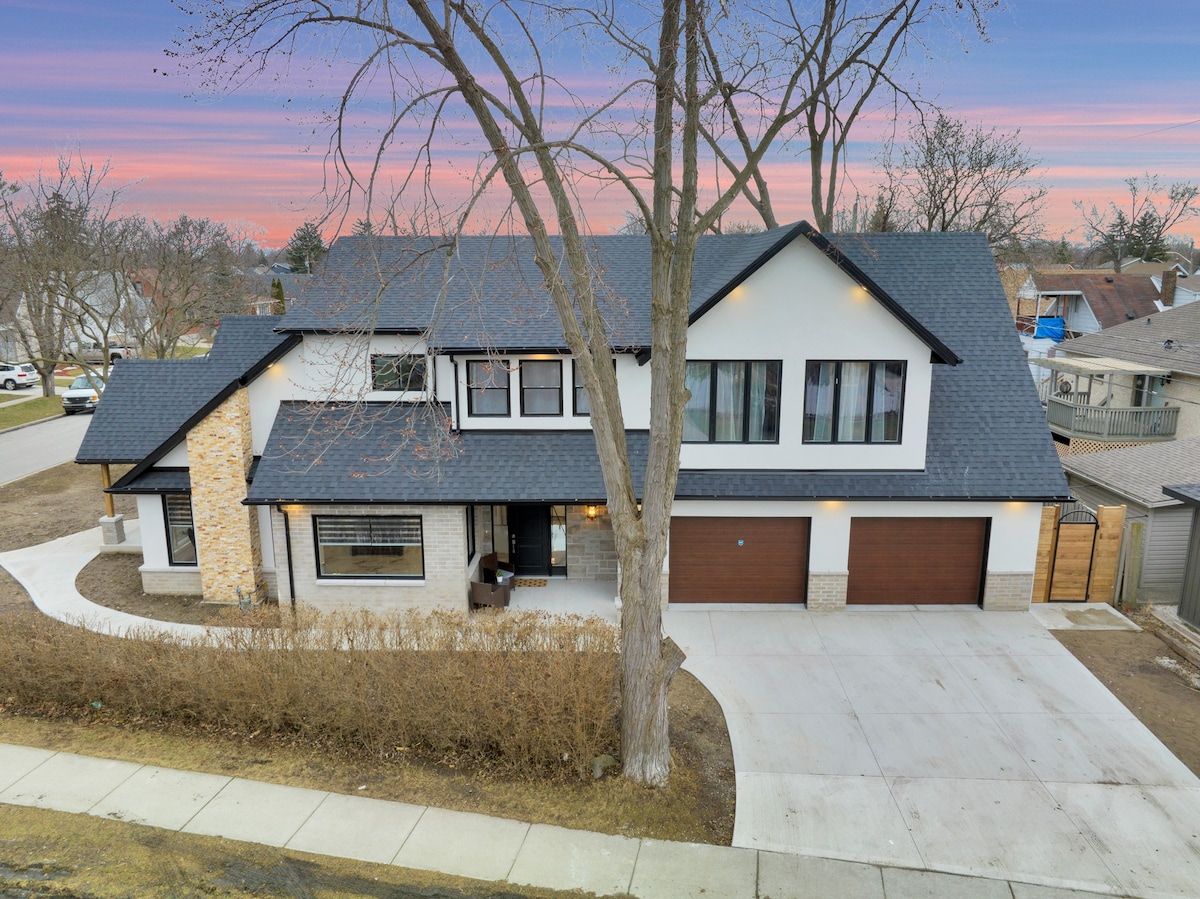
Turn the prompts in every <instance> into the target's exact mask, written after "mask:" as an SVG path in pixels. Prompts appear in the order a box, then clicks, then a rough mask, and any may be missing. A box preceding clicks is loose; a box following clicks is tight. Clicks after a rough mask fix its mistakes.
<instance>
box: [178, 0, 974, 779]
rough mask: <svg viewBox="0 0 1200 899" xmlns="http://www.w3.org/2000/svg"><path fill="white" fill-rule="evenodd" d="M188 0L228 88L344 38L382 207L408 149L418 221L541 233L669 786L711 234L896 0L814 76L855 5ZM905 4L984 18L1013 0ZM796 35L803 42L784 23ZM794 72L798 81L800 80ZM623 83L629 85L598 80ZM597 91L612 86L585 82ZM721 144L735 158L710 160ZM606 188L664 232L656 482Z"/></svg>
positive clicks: (203, 65) (633, 727)
mask: <svg viewBox="0 0 1200 899" xmlns="http://www.w3.org/2000/svg"><path fill="white" fill-rule="evenodd" d="M175 2H176V3H177V5H179V6H181V8H183V9H184V10H185V11H186V12H188V13H189V14H191V15H192V17H193V18H192V21H193V22H194V23H195V26H196V27H195V28H194V29H192V30H190V31H189V32H188V33H187V34H185V35H184V37H183V38H182V39H181V47H180V48H179V52H180V53H181V54H182V56H183V59H184V61H185V63H186V64H188V65H189V66H190V67H191V69H192V71H194V72H196V73H198V74H199V75H200V76H201V77H203V78H207V79H208V80H209V82H210V83H211V84H212V85H213V86H215V87H218V89H227V87H228V85H229V84H231V83H233V84H236V83H240V82H242V81H243V80H245V79H247V78H250V77H253V76H255V75H256V74H261V73H263V72H266V71H268V70H271V69H272V66H274V65H275V64H276V62H275V58H276V57H277V56H280V55H286V56H288V57H289V62H290V63H292V64H296V63H297V62H298V61H299V58H300V57H301V56H302V55H303V54H304V53H305V52H306V51H307V49H308V48H310V47H314V46H318V45H319V46H320V47H321V48H322V49H323V52H324V53H326V54H327V53H328V52H329V48H336V49H335V50H334V51H333V52H336V53H337V54H339V56H338V62H339V64H342V65H346V66H348V67H349V74H348V75H347V78H346V82H345V89H344V92H343V93H342V94H341V95H340V96H339V97H337V98H336V99H335V100H334V105H335V107H336V108H335V111H334V117H333V129H334V130H333V136H332V138H331V144H332V157H333V159H334V161H335V162H336V164H337V166H338V168H339V171H340V174H341V175H342V177H343V179H344V181H343V183H342V185H341V187H342V188H343V189H345V190H346V191H355V190H361V191H362V192H363V193H364V194H365V197H366V201H367V209H368V216H369V215H370V208H371V203H372V202H373V200H374V191H375V185H376V183H378V182H380V181H381V174H383V173H384V159H385V158H386V157H387V156H388V151H389V150H392V151H393V152H399V153H400V155H401V156H402V158H403V159H404V160H405V161H404V170H405V174H404V175H403V176H402V177H400V178H399V179H398V180H391V182H390V183H392V184H398V185H399V187H398V192H399V193H402V194H404V197H403V199H402V200H401V201H397V197H396V196H395V195H393V196H392V197H391V198H390V199H389V200H388V201H386V205H387V208H388V209H391V210H394V209H397V208H403V209H404V210H405V211H406V213H407V215H408V218H409V220H410V221H411V222H413V223H417V222H423V226H422V227H421V228H417V229H414V233H422V231H423V232H424V233H427V234H429V235H430V236H433V237H438V236H440V235H441V234H442V233H444V232H445V233H449V234H450V240H451V243H452V241H453V235H454V234H456V233H460V232H462V231H463V230H465V229H468V228H478V227H480V222H481V221H483V220H485V219H487V220H490V221H491V222H493V223H495V222H499V223H500V225H499V227H502V228H508V227H510V226H511V228H512V229H513V230H515V231H518V232H520V233H523V234H525V235H527V237H528V239H529V241H530V243H531V245H532V252H533V255H534V259H535V261H536V264H537V266H538V270H539V272H540V274H541V277H542V280H543V282H544V283H543V285H541V287H542V289H544V290H545V292H546V293H547V294H548V295H549V297H550V299H551V301H552V303H553V306H554V309H555V311H556V312H557V315H558V318H559V320H560V323H561V325H562V329H563V335H564V339H565V342H566V344H567V346H568V347H569V349H570V352H571V354H572V356H573V357H574V358H575V361H576V365H577V370H578V372H579V376H580V378H581V381H582V383H583V384H584V386H585V388H586V390H587V394H588V402H589V407H590V411H591V424H592V429H593V433H594V435H595V440H596V446H597V451H598V456H599V459H600V464H601V468H602V470H603V474H604V482H605V487H606V490H607V497H608V506H609V511H610V514H611V518H612V522H613V530H614V535H615V542H616V549H617V555H618V559H619V562H620V568H621V571H622V578H621V598H622V601H623V605H622V611H621V631H622V653H621V664H622V712H621V714H622V721H621V735H622V746H621V752H622V761H623V768H624V772H625V774H626V775H627V776H628V777H630V778H632V779H634V780H636V781H640V782H644V783H649V784H655V785H661V784H664V783H666V781H667V778H668V773H669V766H670V751H669V744H668V733H667V688H668V686H669V685H670V682H671V679H672V678H673V676H674V674H675V672H676V671H677V670H678V668H679V666H680V664H681V663H682V661H683V654H682V652H681V651H680V650H679V649H678V647H676V646H675V645H674V643H673V642H672V641H670V640H669V639H665V638H663V636H662V617H661V609H660V599H661V575H662V568H663V561H664V558H665V556H666V548H667V532H668V528H669V526H670V517H671V509H672V504H673V500H674V495H675V486H676V480H677V476H678V471H679V450H680V444H681V438H682V431H683V410H684V405H685V403H686V401H687V397H688V393H687V390H686V388H685V379H684V373H685V360H686V340H687V326H688V308H689V299H690V295H691V281H692V269H693V260H694V256H695V250H696V244H697V241H698V239H699V237H700V235H701V234H702V233H703V232H705V231H706V230H709V229H711V228H712V227H713V226H714V224H715V223H717V222H718V221H719V220H720V217H721V216H722V215H723V214H724V213H725V212H726V210H727V209H728V207H729V205H730V203H732V202H733V201H734V200H735V199H736V198H738V197H740V196H743V194H747V195H749V196H750V197H751V198H752V199H753V200H756V201H757V204H758V206H759V208H760V213H761V212H762V210H763V209H766V210H768V212H769V210H770V203H769V193H768V191H767V183H766V179H765V177H764V175H763V173H762V170H761V169H760V164H761V163H762V161H763V160H764V158H765V157H766V156H767V154H768V153H769V152H771V151H772V150H773V148H775V147H776V145H777V144H778V143H779V142H781V141H783V140H785V139H786V137H787V136H788V135H789V133H791V132H794V130H795V127H796V124H797V123H798V122H799V121H800V119H801V117H802V116H803V114H804V111H805V110H806V109H807V108H808V106H809V104H810V102H811V100H810V99H809V97H811V96H814V95H817V94H820V92H822V91H824V90H826V89H827V88H830V86H831V85H832V84H833V82H834V80H835V79H837V78H839V77H841V76H842V74H843V73H844V72H846V71H847V70H848V69H849V67H851V66H852V65H854V61H856V60H860V59H862V58H863V57H864V54H865V53H866V48H870V47H873V46H875V42H876V41H878V40H879V39H880V35H881V34H882V30H881V29H884V28H887V27H890V23H891V22H892V20H893V18H894V14H889V13H888V10H890V9H891V8H892V7H893V6H895V5H896V4H895V3H894V2H889V3H887V4H885V8H884V10H883V12H881V13H880V14H879V16H878V17H876V18H874V19H872V21H875V22H876V24H877V26H878V27H877V28H873V29H866V30H863V29H862V28H860V27H859V24H854V25H851V26H848V27H847V28H846V29H845V30H844V31H842V32H840V33H839V35H840V36H839V38H838V40H839V41H840V42H843V43H844V45H845V47H844V50H842V49H841V48H839V58H840V59H843V60H844V61H845V62H844V64H839V65H836V66H834V65H831V66H830V68H829V70H828V71H827V72H825V73H824V74H823V75H821V76H819V77H817V78H816V79H815V80H813V81H805V80H804V78H803V74H802V73H803V71H804V70H803V68H802V66H801V64H800V61H802V59H803V58H804V57H805V55H806V54H807V53H809V52H810V51H808V50H806V49H805V44H806V43H808V42H809V41H810V37H809V33H808V32H807V31H805V30H804V29H803V28H801V29H799V31H798V32H797V31H796V24H797V23H799V22H802V21H804V19H805V18H806V17H811V18H812V20H813V21H814V22H824V21H825V19H826V18H827V17H828V15H829V10H830V8H831V7H833V8H847V7H848V4H845V3H840V2H835V0H829V2H825V3H819V4H814V5H813V9H812V10H811V11H810V10H808V9H807V7H805V8H801V7H799V6H796V5H789V7H788V10H789V13H788V14H789V16H791V18H790V19H788V20H787V21H784V20H782V19H780V18H779V15H778V6H777V5H776V4H769V3H768V4H762V5H761V6H759V5H754V4H740V3H739V4H729V3H716V2H710V0H660V2H655V0H647V2H645V3H635V2H621V3H611V2H608V3H606V2H597V3H591V4H583V5H575V6H572V5H567V4H553V5H548V4H545V3H542V2H535V0H496V2H468V0H440V2H431V0H407V2H404V3H400V2H387V0H358V2H336V0H327V2H322V3H301V2H296V0H257V2H234V0H175ZM900 5H901V6H909V5H911V6H914V7H915V6H927V7H928V8H929V9H937V10H942V11H946V12H949V13H951V14H953V12H954V10H955V8H958V9H964V8H965V9H969V10H970V11H971V12H972V13H975V14H978V12H979V11H980V10H981V9H983V8H986V7H990V6H991V5H993V3H992V0H958V2H956V3H954V4H950V3H946V4H922V3H919V2H918V0H912V3H911V4H900ZM846 21H847V22H849V21H851V20H850V19H847V20H846ZM853 21H854V22H856V23H858V22H860V21H862V20H860V19H854V20H853ZM789 30H792V36H791V37H790V38H789V39H788V41H787V42H786V43H785V44H783V45H778V46H777V45H775V44H773V43H772V42H771V41H770V40H769V39H767V38H766V37H765V36H766V35H768V34H784V33H785V32H787V31H789ZM751 37H753V38H754V41H753V42H751V41H750V38H751ZM586 59H599V60H603V61H604V65H603V68H602V76H601V77H599V78H595V79H591V80H590V83H588V79H583V80H577V79H576V76H577V75H578V73H579V71H580V61H581V60H586ZM324 61H325V60H323V62H324ZM785 67H786V69H787V72H788V74H787V77H784V78H782V79H780V78H779V73H780V71H782V70H784V68H785ZM573 85H574V87H573ZM380 86H382V87H383V95H382V97H381V95H380V93H379V92H378V89H379V88H380ZM601 87H608V88H609V90H608V91H607V92H606V93H603V94H597V93H595V92H594V91H596V90H599V89H600V88H601ZM585 89H587V90H592V91H593V93H591V94H589V95H587V96H584V94H583V91H584V90H585ZM372 91H376V93H372ZM806 95H807V96H806ZM366 101H369V103H368V102H366ZM381 101H382V102H384V103H390V108H389V112H390V116H391V119H390V122H388V123H385V125H384V126H383V127H382V128H380V126H379V125H378V124H377V123H376V124H374V128H375V129H376V131H375V133H379V132H380V131H382V135H383V136H382V138H380V139H379V140H378V144H377V146H376V148H375V151H374V152H373V153H372V154H371V158H370V161H369V162H368V163H367V164H366V165H365V168H364V169H363V170H362V171H361V172H360V171H359V170H358V168H357V166H356V165H355V164H354V163H353V161H352V160H353V158H354V157H353V154H352V153H351V152H350V151H349V149H348V148H350V147H351V146H353V145H354V141H353V140H352V139H351V134H350V132H351V130H352V128H353V120H354V116H355V113H356V110H360V109H364V108H367V106H371V108H376V107H377V105H378V104H380V103H381ZM563 110H568V111H571V112H569V113H567V114H565V115H564V114H563ZM464 121H465V122H468V123H470V124H471V126H472V127H473V128H474V129H477V133H478V135H479V139H478V142H475V143H473V144H472V145H473V146H475V147H476V148H477V149H478V152H479V156H478V160H479V161H478V164H477V168H476V170H475V172H473V173H470V181H471V190H470V192H469V196H468V197H467V198H466V199H465V200H463V201H462V202H458V203H455V204H454V205H453V206H451V205H446V204H447V203H448V201H449V200H450V198H449V197H446V196H445V195H443V196H441V197H438V196H436V195H435V192H434V186H435V178H434V173H435V172H438V173H444V172H445V171H447V170H449V169H450V166H448V165H446V164H445V163H444V162H443V159H444V157H443V155H442V154H443V152H444V151H445V149H446V148H447V147H449V146H451V145H453V146H455V147H457V148H460V147H461V145H462V143H463V140H464V137H463V135H464V133H465V132H464V131H463V122H464ZM726 137H728V138H729V140H728V141H726V139H725V138H726ZM439 142H442V143H441V144H440V143H439ZM443 144H444V145H443ZM702 144H706V145H707V146H708V147H709V148H710V149H711V150H712V152H713V153H714V154H715V158H714V159H710V160H707V161H706V160H703V159H702V157H701V153H700V147H701V145H702ZM460 160H461V157H460ZM705 162H707V164H708V167H706V168H704V171H712V168H711V166H712V165H714V164H716V165H717V166H720V167H722V168H724V169H725V170H726V172H727V175H728V178H727V179H723V183H722V184H721V185H720V186H709V187H710V189H709V191H708V193H707V195H706V196H705V197H704V198H703V202H702V190H701V183H700V182H701V171H702V165H703V164H704V163H705ZM459 164H461V163H459ZM589 185H594V186H595V187H596V189H600V188H608V189H613V188H615V189H618V190H620V191H622V192H623V199H624V200H626V202H627V203H628V205H629V206H630V207H631V209H632V210H633V216H635V217H636V218H637V219H640V221H641V222H642V223H643V225H644V231H645V233H646V235H647V241H648V244H649V247H650V268H649V272H650V280H649V283H648V284H647V285H646V290H647V294H646V295H647V297H648V302H649V307H650V329H651V353H650V362H649V368H650V415H649V420H650V441H649V450H648V458H647V462H646V469H645V477H644V484H643V490H642V495H641V496H640V497H639V496H638V494H637V490H636V487H635V484H634V479H633V476H632V471H631V467H630V462H629V454H628V451H627V447H626V437H625V422H624V418H623V415H622V410H621V403H620V397H619V394H618V391H617V383H616V375H615V372H614V368H613V366H612V364H611V358H612V346H613V340H612V335H611V334H610V331H609V324H610V323H609V322H608V321H606V317H605V314H606V308H607V306H606V301H607V299H608V290H607V288H606V287H605V286H604V284H603V280H602V279H603V275H602V273H603V266H602V264H600V262H599V261H598V260H597V259H596V257H595V253H594V247H593V245H592V242H591V241H590V240H589V238H588V230H589V229H588V223H587V205H588V204H587V202H586V197H587V195H588V194H590V192H591V190H592V188H591V186H589ZM585 191H586V192H587V193H585ZM499 198H502V199H499ZM489 204H490V205H489ZM772 214H773V213H772ZM386 218H387V217H386V216H385V219H386ZM764 220H766V221H768V222H771V223H773V219H770V218H767V217H766V216H764ZM552 231H553V232H556V233H557V235H558V239H557V240H553V239H551V236H550V235H551V232H552ZM435 242H436V241H435ZM628 299H630V300H636V301H642V297H640V296H639V297H636V298H628ZM639 500H640V505H639Z"/></svg>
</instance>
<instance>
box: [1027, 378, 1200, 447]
mask: <svg viewBox="0 0 1200 899" xmlns="http://www.w3.org/2000/svg"><path fill="white" fill-rule="evenodd" d="M1036 363H1037V365H1038V366H1039V367H1040V368H1042V369H1043V370H1045V371H1046V376H1045V377H1043V378H1041V379H1040V380H1039V381H1038V394H1039V396H1040V397H1041V400H1042V405H1043V406H1044V407H1045V409H1046V421H1047V423H1048V424H1049V426H1050V430H1051V431H1052V432H1053V433H1055V434H1057V435H1059V436H1060V437H1066V438H1068V439H1073V438H1079V439H1083V440H1095V441H1100V442H1130V441H1134V442H1139V443H1140V442H1153V441H1165V440H1174V439H1175V430H1176V427H1177V425H1178V421H1179V408H1178V407H1176V406H1167V405H1165V403H1164V401H1163V394H1162V388H1163V385H1164V383H1165V382H1166V381H1167V380H1168V379H1169V378H1170V375H1171V373H1170V371H1168V370H1166V369H1161V368H1155V367H1154V366H1150V365H1141V364H1139V363H1136V362H1127V361H1125V360H1123V359H1108V358H1100V357H1097V358H1087V359H1083V358H1062V359H1057V358H1056V359H1038V360H1036Z"/></svg>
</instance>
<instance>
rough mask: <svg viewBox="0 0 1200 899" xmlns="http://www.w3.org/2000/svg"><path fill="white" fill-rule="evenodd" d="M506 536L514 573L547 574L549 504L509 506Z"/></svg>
mask: <svg viewBox="0 0 1200 899" xmlns="http://www.w3.org/2000/svg"><path fill="white" fill-rule="evenodd" d="M508 539H509V543H510V546H509V549H510V551H511V558H512V563H513V566H514V567H515V568H516V573H517V574H518V575H520V576H522V577H546V576H547V575H549V574H550V507H549V506H509V507H508Z"/></svg>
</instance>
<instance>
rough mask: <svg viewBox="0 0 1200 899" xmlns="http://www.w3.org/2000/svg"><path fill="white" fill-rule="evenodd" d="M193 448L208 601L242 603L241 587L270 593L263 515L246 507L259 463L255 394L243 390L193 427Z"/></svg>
mask: <svg viewBox="0 0 1200 899" xmlns="http://www.w3.org/2000/svg"><path fill="white" fill-rule="evenodd" d="M187 447H188V466H189V467H190V469H191V479H192V522H193V525H194V527H195V529H196V551H197V554H198V556H199V559H200V577H201V581H202V582H203V586H204V598H205V599H206V600H210V601H214V602H237V599H238V593H237V591H238V588H239V587H241V588H242V589H243V590H247V589H256V590H259V591H260V594H259V595H260V596H263V595H265V587H266V585H265V582H264V580H263V575H262V547H261V546H260V545H259V536H258V512H257V510H256V509H253V508H251V507H249V506H243V505H242V500H244V499H245V498H246V475H247V474H248V473H249V472H250V463H251V462H252V461H253V451H252V446H251V440H250V399H249V392H248V391H247V390H246V389H245V388H242V389H241V390H238V391H237V392H236V393H234V394H233V395H232V396H230V397H229V398H228V399H227V400H225V402H223V403H222V404H221V405H220V406H218V407H217V408H216V409H215V410H214V411H213V412H212V413H210V414H209V416H208V417H207V418H205V419H204V420H203V421H202V422H200V423H199V424H198V425H196V427H194V428H192V430H191V431H190V432H189V433H188V437H187Z"/></svg>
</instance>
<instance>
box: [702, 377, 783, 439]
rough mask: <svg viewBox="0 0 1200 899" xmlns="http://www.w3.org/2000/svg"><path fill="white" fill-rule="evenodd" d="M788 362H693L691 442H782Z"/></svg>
mask: <svg viewBox="0 0 1200 899" xmlns="http://www.w3.org/2000/svg"><path fill="white" fill-rule="evenodd" d="M782 370H783V363H782V362H689V363H688V364H687V388H688V390H690V391H691V393H692V397H691V399H690V400H688V404H687V406H686V407H685V409H684V411H683V440H684V442H685V443H778V442H779V392H780V376H781V373H782Z"/></svg>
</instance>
